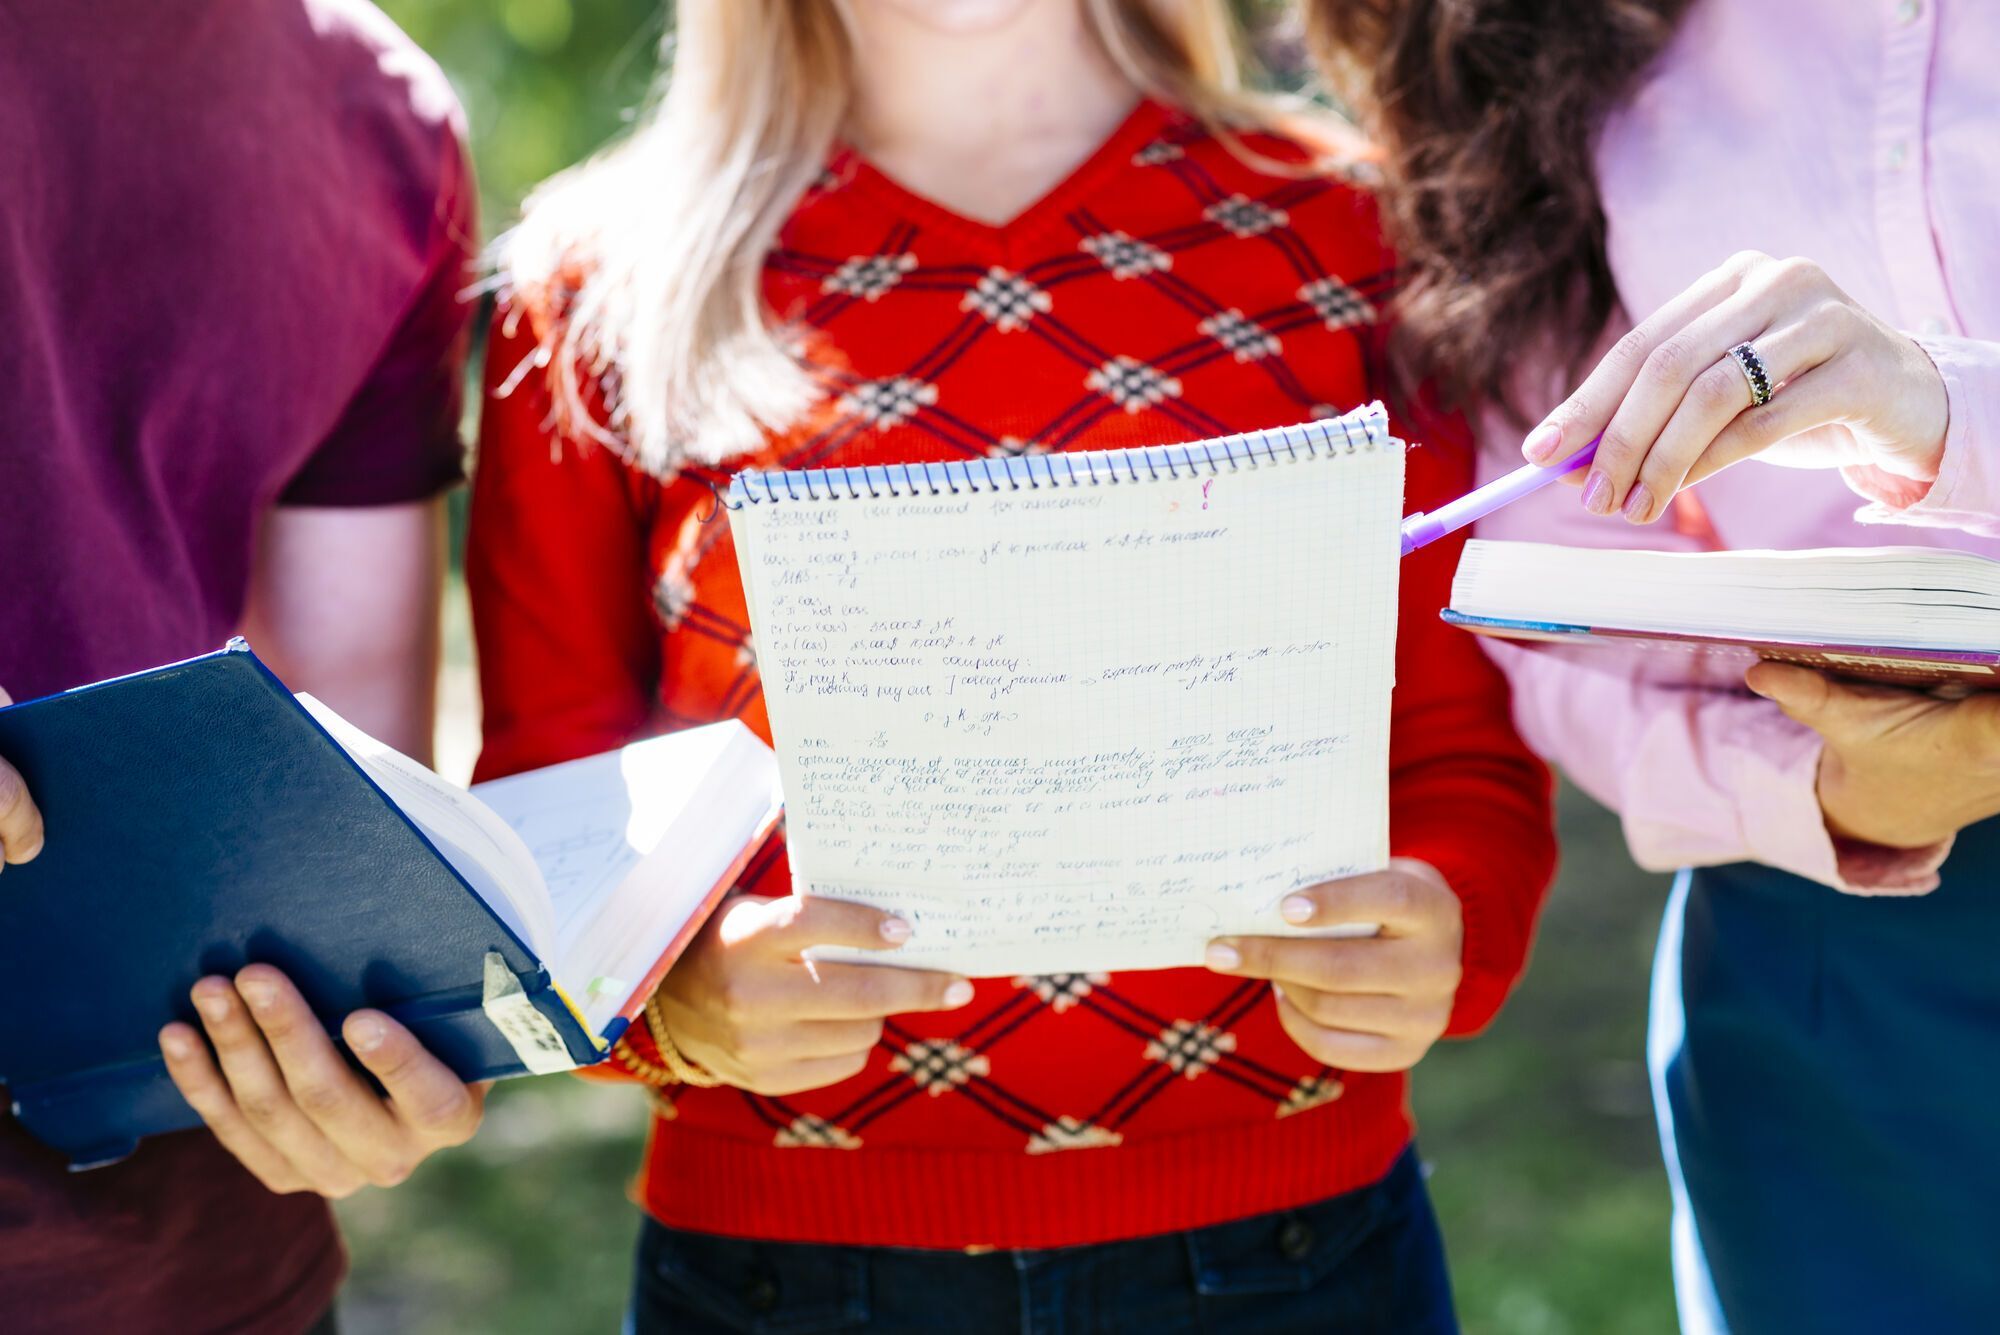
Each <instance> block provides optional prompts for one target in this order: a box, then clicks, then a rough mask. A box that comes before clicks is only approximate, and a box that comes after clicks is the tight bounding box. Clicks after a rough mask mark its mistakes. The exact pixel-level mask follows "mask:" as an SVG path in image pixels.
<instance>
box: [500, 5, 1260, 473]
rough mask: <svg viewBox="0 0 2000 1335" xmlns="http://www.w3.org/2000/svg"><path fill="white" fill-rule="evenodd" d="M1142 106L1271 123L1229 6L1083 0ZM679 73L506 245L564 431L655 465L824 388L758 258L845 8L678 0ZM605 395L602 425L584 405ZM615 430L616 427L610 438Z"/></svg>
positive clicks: (777, 415)
mask: <svg viewBox="0 0 2000 1335" xmlns="http://www.w3.org/2000/svg"><path fill="white" fill-rule="evenodd" d="M1082 4H1083V9H1084V13H1085V16H1086V19H1087V23H1088V27H1089V29H1090V31H1091V32H1092V34H1093V35H1094V36H1095V37H1096V39H1097V40H1098V41H1099V42H1100V43H1102V45H1103V48H1104V51H1105V53H1106V55H1107V56H1109V58H1110V59H1111V60H1112V61H1113V63H1114V64H1115V65H1116V66H1117V67H1118V69H1119V71H1120V72H1121V73H1122V74H1124V75H1125V77H1126V78H1128V79H1130V80H1131V81H1132V83H1133V84H1134V85H1135V86H1136V87H1137V88H1138V89H1139V90H1140V91H1141V92H1142V93H1144V94H1146V95H1148V96H1151V97H1155V98H1158V99H1160V100H1162V101H1165V102H1168V103H1170V104H1172V105H1174V106H1177V107H1180V108H1182V109H1184V110H1186V111H1188V112H1190V113H1192V114H1194V115H1197V116H1199V117H1202V118H1203V119H1205V120H1209V121H1211V122H1213V123H1216V124H1218V125H1228V124H1246V123H1247V124H1257V123H1265V122H1267V121H1268V115H1269V113H1268V106H1267V103H1266V101H1265V99H1263V98H1262V97H1260V96H1257V95H1255V94H1253V93H1251V92H1249V91H1247V90H1246V88H1245V87H1244V56H1243V54H1242V49H1241V45H1240V41H1239V37H1240V34H1239V32H1238V29H1237V25H1236V22H1235V19H1234V17H1233V15H1232V12H1231V10H1230V7H1229V5H1228V3H1227V0H1082ZM676 9H677V24H676V31H675V32H674V33H672V34H670V35H669V37H668V54H670V56H671V70H670V72H669V73H668V74H667V76H666V77H665V82H664V85H663V91H662V92H661V94H660V96H659V97H658V99H657V101H656V102H655V104H654V106H653V107H652V109H651V110H650V111H649V113H648V114H647V115H646V116H645V117H643V118H642V119H641V120H640V122H639V124H638V125H637V126H636V127H635V128H634V129H633V131H632V132H631V134H629V135H628V136H627V137H626V138H625V139H624V140H623V141H621V142H620V143H618V144H616V145H614V146H612V147H611V148H609V149H607V150H605V151H603V152H602V153H600V154H598V155H597V156H596V157H595V158H593V159H591V160H590V161H588V162H585V163H583V164H582V165H580V166H577V167H574V168H571V169H570V170H568V171H566V172H564V173H562V174H561V175H558V176H555V177H553V178H551V179H550V180H549V181H547V182H545V183H544V184H543V185H542V186H541V187H539V188H538V189H537V190H535V191H534V193H533V194H531V195H530V196H529V198H528V202H527V206H526V209H525V213H524V217H523V219H522V222H521V223H520V225H519V226H518V227H516V228H515V229H514V230H513V231H512V232H510V233H509V234H508V235H506V236H504V237H502V238H501V240H500V242H499V243H498V245H497V247H496V252H497V258H498V261H499V269H500V274H501V282H502V285H503V287H504V288H511V289H512V290H513V291H514V292H515V293H516V294H534V296H535V297H536V299H537V300H536V304H539V305H541V306H543V307H545V308H546V310H547V311H548V312H549V313H550V315H551V317H552V318H550V319H549V320H547V322H546V325H545V328H544V330H543V331H542V332H543V341H542V344H541V346H540V348H539V350H538V352H537V355H536V357H535V358H534V368H522V371H523V372H525V371H527V370H529V369H535V368H545V370H546V373H547V375H548V376H549V378H550V385H551V390H552V394H553V397H554V399H555V403H556V410H557V414H558V417H559V419H560V420H561V423H562V425H563V426H564V428H565V429H566V430H568V431H569V432H570V433H571V434H573V435H576V436H579V437H582V438H587V439H596V440H598V441H600V442H602V443H604V444H606V445H608V446H610V447H611V448H613V449H616V450H618V451H619V452H620V453H622V454H624V455H626V456H627V457H628V458H631V459H632V460H633V461H634V462H635V463H637V464H638V465H639V466H641V467H643V468H645V469H646V470H648V471H649V472H652V473H655V474H658V475H661V476H667V475H670V474H672V473H673V472H674V471H675V470H677V469H678V468H679V467H680V465H681V464H682V463H683V462H684V461H686V460H694V461H697V462H703V463H715V462H719V461H721V460H723V459H726V458H728V457H730V456H731V455H735V454H739V453H742V452H744V451H746V450H749V449H753V448H755V447H756V446H757V445H759V444H760V443H761V441H762V440H763V438H764V434H765V433H766V432H769V431H778V430H783V429H784V428H785V427H787V426H789V425H791V424H792V423H793V422H795V421H796V420H797V419H798V418H799V417H800V416H801V415H802V414H804V412H805V411H806V410H807V409H808V408H809V407H810V406H811V405H812V404H813V402H814V401H815V400H816V399H817V398H818V397H819V390H818V389H817V388H816V386H815V385H814V382H813V380H812V379H811V376H810V374H809V372H808V371H807V369H806V367H805V366H803V365H802V364H801V360H800V358H799V356H798V353H797V351H796V349H793V348H789V347H788V346H787V343H786V341H785V339H784V337H783V335H784V331H783V330H782V329H778V328H774V327H773V325H772V321H771V319H770V314H769V312H768V311H767V310H766V309H765V305H764V301H763V293H762V276H763V269H764V261H765V259H766V257H767V256H768V255H769V253H770V250H771V247H772V246H773V244H774V243H775V241H776V239H777V236H778V233H779V230H780V228H782V227H783V225H784V223H785V220H786V218H787V217H788V216H789V214H790V213H791V211H792V209H793V207H794V205H795V204H796V203H797V201H798V199H799V197H800V196H801V195H802V194H804V193H805V191H806V189H807V188H808V187H809V186H810V185H811V184H812V182H813V180H814V179H815V178H816V177H817V176H818V175H819V173H820V172H821V171H822V170H823V168H824V166H825V164H826V161H827V158H828V155H829V154H830V152H831V151H832V148H833V144H834V141H835V137H836V135H837V134H838V132H839V129H840V126H841V122H842V120H843V118H844V117H845V116H846V114H847V110H848V107H849V105H850V99H851V89H852V83H853V79H852V69H851V60H850V44H849V33H848V27H847V23H846V20H845V18H844V9H845V5H844V3H842V0H682V3H681V4H679V5H678V6H676ZM593 391H594V392H595V393H596V394H597V395H599V396H600V397H601V401H602V404H603V408H604V413H605V419H604V421H603V422H600V420H599V418H598V417H597V416H596V415H594V414H593V413H592V412H591V411H590V410H589V404H590V401H591V396H592V394H593ZM607 424H608V425H607Z"/></svg>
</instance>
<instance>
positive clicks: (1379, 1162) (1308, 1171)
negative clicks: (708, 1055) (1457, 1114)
mask: <svg viewBox="0 0 2000 1335" xmlns="http://www.w3.org/2000/svg"><path fill="white" fill-rule="evenodd" d="M1405 1090H1406V1081H1405V1080H1404V1079H1403V1078H1402V1077H1400V1076H1394V1077H1391V1076H1359V1077H1350V1078H1349V1080H1348V1082H1347V1089H1346V1092H1345V1093H1344V1094H1343V1095H1342V1097H1341V1098H1340V1099H1338V1100H1337V1101H1335V1102H1333V1103H1330V1104H1326V1105H1324V1106H1321V1107H1319V1108H1314V1109H1310V1110H1308V1111H1305V1112H1301V1113H1298V1114H1295V1115H1293V1116H1290V1117H1283V1118H1273V1119H1272V1121H1270V1122H1268V1123H1264V1122H1256V1123H1233V1124H1228V1125H1218V1126H1214V1127H1208V1128H1201V1129H1197V1130H1191V1131H1185V1132H1180V1133H1176V1134H1172V1135H1163V1136H1159V1137H1155V1138H1148V1139H1144V1140H1138V1139H1132V1138H1128V1139H1127V1141H1126V1142H1125V1143H1124V1144H1122V1145H1117V1146H1109V1147H1102V1148H1092V1149H1073V1150H1063V1151H1060V1152H1056V1153H1050V1154H1028V1153H1025V1152H1023V1151H1020V1150H980V1149H931V1148H921V1147H911V1146H896V1145H889V1146H882V1147H879V1148H878V1147H873V1146H864V1147H862V1148H859V1149H852V1150H840V1149H821V1148H792V1149H778V1148H775V1147H773V1146H772V1145H771V1143H770V1142H769V1141H761V1142H760V1141H750V1140H743V1139H739V1138H736V1137H734V1136H730V1135H727V1134H718V1133H716V1132H711V1131H707V1130H705V1129H697V1128H691V1127H689V1126H687V1125H686V1124H685V1123H681V1122H662V1121H658V1120H655V1122H654V1123H653V1134H652V1137H651V1140H650V1142H649V1143H648V1145H647V1149H646V1168H645V1172H644V1175H643V1177H642V1179H641V1181H640V1184H639V1192H638V1197H639V1203H640V1204H641V1205H642V1206H643V1207H644V1208H645V1209H646V1211H647V1212H648V1213H649V1214H651V1215H652V1216H653V1217H654V1218H655V1219H657V1220H659V1221H660V1222H661V1223H663V1224H665V1225H667V1226H668V1227H670V1228H678V1229H687V1230H691V1231H694V1232H701V1233H718V1234H724V1235H729V1236H735V1237H750V1238H760V1239H764V1240H766V1241H773V1242H806V1243H845V1244H850V1245H855V1246H871V1247H924V1248H949V1249H960V1248H967V1247H1000V1248H1024V1249H1025V1248H1045V1247H1072V1246H1080V1245H1084V1244H1089V1243H1099V1242H1110V1241H1116V1240H1119V1239H1124V1238H1135V1237H1143V1236H1145V1235H1148V1234H1153V1233H1172V1232H1179V1231H1182V1230H1185V1229H1194V1228H1205V1227H1207V1226H1209V1225H1211V1224H1220V1223H1226V1222H1228V1221H1230V1220H1233V1219H1243V1218H1247V1217H1249V1216H1251V1215H1257V1214H1265V1213H1268V1212H1270V1211H1273V1210H1285V1209H1291V1208H1294V1207H1297V1206H1301V1205H1306V1204H1309V1203H1311V1202H1313V1201H1318V1200H1324V1199H1325V1198H1327V1197H1329V1196H1336V1195H1339V1194H1340V1193H1342V1192H1346V1191H1353V1190H1356V1189H1358V1188H1361V1187H1365V1186H1369V1185H1372V1184H1373V1183H1375V1182H1378V1181H1380V1180H1381V1179H1382V1177H1383V1176H1384V1175H1385V1174H1387V1173H1388V1171H1389V1169H1390V1168H1391V1167H1393V1166H1394V1164H1395V1162H1396V1156H1397V1155H1399V1154H1401V1153H1402V1152H1403V1149H1404V1147H1405V1146H1407V1145H1408V1144H1409V1142H1410V1136H1411V1123H1410V1117H1409V1111H1408V1106H1407V1102H1406V1099H1405Z"/></svg>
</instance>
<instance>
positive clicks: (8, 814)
mask: <svg viewBox="0 0 2000 1335" xmlns="http://www.w3.org/2000/svg"><path fill="white" fill-rule="evenodd" d="M43 837H44V834H43V829H42V813H41V810H40V808H38V807H36V805H35V799H34V798H33V797H31V796H30V795H29V793H28V785H27V783H26V781H25V780H23V779H22V778H21V774H20V771H19V770H16V769H15V768H14V767H13V766H12V765H10V764H8V763H7V762H6V761H4V760H0V858H4V860H5V861H7V862H15V863H20V862H26V861H28V860H29V859H31V858H33V857H34V856H35V854H37V853H39V852H41V851H42V841H43Z"/></svg>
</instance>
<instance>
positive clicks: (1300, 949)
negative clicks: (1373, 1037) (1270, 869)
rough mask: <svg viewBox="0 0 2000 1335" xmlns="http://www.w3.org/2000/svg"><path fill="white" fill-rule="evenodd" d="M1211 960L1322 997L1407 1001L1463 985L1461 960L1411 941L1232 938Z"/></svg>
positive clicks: (1217, 966)
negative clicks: (1371, 995) (1361, 995)
mask: <svg viewBox="0 0 2000 1335" xmlns="http://www.w3.org/2000/svg"><path fill="white" fill-rule="evenodd" d="M1218 947H1220V949H1218ZM1206 958H1207V964H1208V967H1209V968H1210V969H1211V970H1213V971H1214V972H1216V973H1221V974H1228V975H1230V976H1231V977H1236V978H1270V979H1275V980H1279V981H1282V982H1287V983H1297V984H1302V985H1304V986H1306V987H1310V988H1315V989H1317V990H1319V991H1322V992H1372V993H1379V994H1381V995H1384V996H1407V995H1411V994H1431V993H1439V992H1449V991H1451V990H1453V989H1455V988H1456V987H1457V986H1458V971H1459V966H1458V961H1457V960H1456V959H1452V958H1450V957H1448V956H1444V955H1441V954H1440V953H1439V952H1438V951H1437V950H1435V949H1433V948H1431V947H1429V946H1426V945H1425V944H1423V943H1421V942H1416V941H1409V940H1394V939H1388V938H1380V937H1376V938H1364V939H1358V940H1350V941H1341V940H1332V941H1330V940H1326V939H1324V938H1319V939H1313V938H1300V937H1287V936H1228V937H1223V938H1221V939H1219V940H1216V941H1213V942H1210V943H1209V949H1208V954H1207V957H1206Z"/></svg>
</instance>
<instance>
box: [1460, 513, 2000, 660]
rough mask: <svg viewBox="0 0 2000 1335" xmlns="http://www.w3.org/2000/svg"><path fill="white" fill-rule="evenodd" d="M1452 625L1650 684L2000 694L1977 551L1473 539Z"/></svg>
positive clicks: (1990, 589) (1998, 599) (1991, 607)
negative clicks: (1780, 666)
mask: <svg viewBox="0 0 2000 1335" xmlns="http://www.w3.org/2000/svg"><path fill="white" fill-rule="evenodd" d="M1444 616H1445V620H1447V621H1450V622H1452V623H1454V624H1456V625H1460V626H1463V627H1465V629H1467V630H1469V631H1473V632H1475V633H1477V634H1480V635H1490V636H1495V637H1498V638H1501V639H1508V640H1519V641H1522V642H1524V643H1527V644H1530V645H1533V646H1537V647H1544V648H1551V649H1555V650H1557V651H1560V652H1563V653H1564V654H1565V656H1566V657H1570V658H1572V659H1573V660H1574V661H1576V662H1578V663H1580V664H1583V665H1585V666H1590V667H1597V668H1601V669H1604V670H1606V671H1612V672H1617V673H1621V674H1625V675H1629V676H1633V677H1634V678H1636V679H1643V680H1665V681H1685V682H1690V683H1694V684H1708V685H1741V684H1742V681H1743V671H1744V669H1745V668H1746V667H1748V666H1750V665H1751V664H1752V663H1755V662H1757V661H1758V660H1760V659H1769V660H1774V661H1777V662H1784V663H1797V664H1800V665H1802V666H1805V667H1812V668H1819V669H1822V670H1824V671H1828V672H1832V673H1835V674H1837V675H1840V676H1843V677H1852V678H1856V679H1859V680H1864V681H1880V682H1888V683H1892V684H1895V685H1899V686H1913V687H1926V688H1933V689H1943V690H1946V691H1966V690H1995V689H2000V562H1996V561H1992V560H1989V559H1987V558H1986V557H1982V556H1975V555H1972V554H1971V553H1968V552H1953V551H1941V550H1937V549H1933V548H1925V547H1831V548H1822V549H1814V550H1809V551H1789V552H1770V551H1742V552H1656V551H1629V550H1619V549H1598V548H1588V549H1578V548H1570V547H1557V546H1552V545H1548V544H1544V543H1531V542H1492V541H1486V540H1480V539H1475V540H1473V541H1472V542H1469V543H1467V544H1466V547H1465V555H1464V556H1463V557H1462V558H1461V559H1460V561H1459V564H1458V574H1457V576H1456V578H1455V579H1454V580H1453V583H1452V591H1451V606H1450V607H1449V608H1448V609H1447V610H1446V611H1445V614H1444ZM1572 648H1574V649H1575V652H1573V653H1572V652H1570V650H1571V649H1572ZM1620 648H1623V649H1624V650H1626V651H1627V652H1625V653H1619V652H1616V651H1617V650H1618V649H1620Z"/></svg>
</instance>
